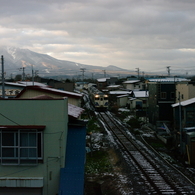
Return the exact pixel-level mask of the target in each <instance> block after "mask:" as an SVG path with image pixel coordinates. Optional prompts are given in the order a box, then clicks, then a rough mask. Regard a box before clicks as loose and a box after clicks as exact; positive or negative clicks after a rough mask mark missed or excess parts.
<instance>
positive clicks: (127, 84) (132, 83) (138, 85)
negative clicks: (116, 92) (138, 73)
mask: <svg viewBox="0 0 195 195" xmlns="http://www.w3.org/2000/svg"><path fill="white" fill-rule="evenodd" d="M123 87H124V88H125V89H126V90H132V91H135V90H145V83H144V82H142V81H140V80H128V81H124V82H123Z"/></svg>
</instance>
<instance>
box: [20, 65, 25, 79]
mask: <svg viewBox="0 0 195 195" xmlns="http://www.w3.org/2000/svg"><path fill="white" fill-rule="evenodd" d="M24 69H25V67H22V68H20V70H22V80H23V81H24V79H25V73H24Z"/></svg>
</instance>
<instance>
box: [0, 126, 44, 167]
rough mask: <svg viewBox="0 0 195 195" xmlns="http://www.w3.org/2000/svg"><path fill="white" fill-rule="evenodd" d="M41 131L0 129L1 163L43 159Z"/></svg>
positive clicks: (21, 162) (14, 163)
mask: <svg viewBox="0 0 195 195" xmlns="http://www.w3.org/2000/svg"><path fill="white" fill-rule="evenodd" d="M42 139H43V138H42V131H38V130H36V129H35V130H32V129H29V130H27V129H26V130H24V129H18V130H9V131H8V130H1V131H0V147H1V148H0V159H1V164H2V165H30V164H37V163H38V161H39V160H42V159H43V140H42Z"/></svg>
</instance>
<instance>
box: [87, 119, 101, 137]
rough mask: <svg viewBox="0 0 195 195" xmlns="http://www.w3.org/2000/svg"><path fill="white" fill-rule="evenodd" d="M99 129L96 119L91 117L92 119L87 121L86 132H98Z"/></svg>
mask: <svg viewBox="0 0 195 195" xmlns="http://www.w3.org/2000/svg"><path fill="white" fill-rule="evenodd" d="M100 131H101V128H100V126H99V124H98V123H97V119H96V118H95V117H92V119H90V120H89V121H88V124H87V132H88V133H89V132H100Z"/></svg>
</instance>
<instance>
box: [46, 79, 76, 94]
mask: <svg viewBox="0 0 195 195" xmlns="http://www.w3.org/2000/svg"><path fill="white" fill-rule="evenodd" d="M47 84H48V85H49V86H51V87H52V88H54V89H59V90H64V91H70V92H73V91H74V88H75V84H74V83H72V82H62V81H58V80H55V79H49V81H48V82H47Z"/></svg>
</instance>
